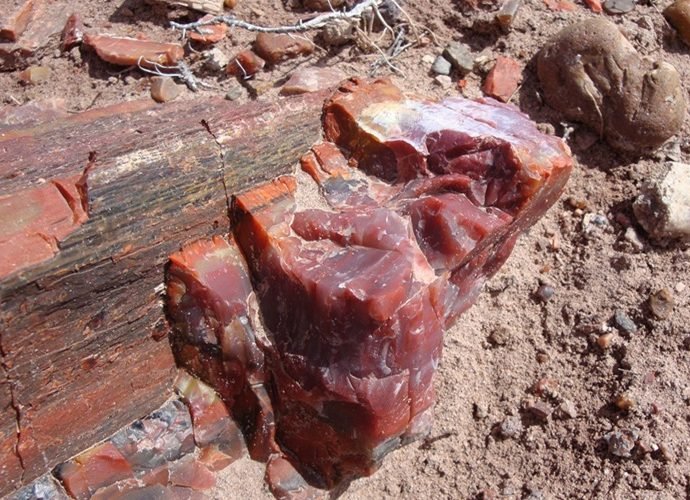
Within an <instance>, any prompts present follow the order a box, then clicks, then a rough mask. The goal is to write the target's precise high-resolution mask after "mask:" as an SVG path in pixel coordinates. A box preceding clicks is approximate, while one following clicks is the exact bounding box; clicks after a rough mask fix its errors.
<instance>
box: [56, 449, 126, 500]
mask: <svg viewBox="0 0 690 500" xmlns="http://www.w3.org/2000/svg"><path fill="white" fill-rule="evenodd" d="M56 476H57V477H58V479H60V481H62V484H63V486H64V487H65V489H66V490H67V493H69V494H70V495H71V496H72V497H75V498H90V497H91V495H92V494H93V493H95V492H96V490H98V489H99V488H102V487H104V486H109V485H111V484H114V483H116V482H118V481H121V480H123V479H134V474H133V472H132V467H131V466H130V464H129V462H127V460H126V459H125V457H124V456H122V453H120V451H119V450H118V449H117V448H116V447H115V445H113V444H112V443H110V442H107V443H104V444H101V445H98V446H95V447H94V448H91V449H90V450H87V451H85V452H84V453H82V454H80V455H77V456H76V457H75V458H74V459H72V460H70V461H69V462H65V463H63V464H61V465H59V466H58V467H57V469H56Z"/></svg>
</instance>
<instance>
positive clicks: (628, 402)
mask: <svg viewBox="0 0 690 500" xmlns="http://www.w3.org/2000/svg"><path fill="white" fill-rule="evenodd" d="M614 404H615V405H616V408H618V409H619V410H621V411H630V410H632V409H633V408H634V407H635V400H634V399H632V398H631V397H630V396H628V395H627V394H625V393H623V394H619V395H618V396H616V400H615V401H614Z"/></svg>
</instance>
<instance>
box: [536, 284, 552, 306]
mask: <svg viewBox="0 0 690 500" xmlns="http://www.w3.org/2000/svg"><path fill="white" fill-rule="evenodd" d="M555 293H556V289H555V288H554V287H552V286H551V285H546V284H544V285H541V286H540V287H539V288H538V289H537V297H538V298H539V300H541V301H542V302H548V301H549V300H551V298H552V297H553V296H554V294H555Z"/></svg>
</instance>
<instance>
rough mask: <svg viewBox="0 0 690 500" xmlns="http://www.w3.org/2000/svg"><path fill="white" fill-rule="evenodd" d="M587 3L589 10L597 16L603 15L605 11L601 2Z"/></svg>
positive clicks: (591, 0) (596, 0) (592, 1)
mask: <svg viewBox="0 0 690 500" xmlns="http://www.w3.org/2000/svg"><path fill="white" fill-rule="evenodd" d="M585 3H586V4H587V7H589V9H590V10H591V11H592V12H594V13H595V14H601V13H602V12H603V11H604V8H603V7H602V5H601V1H600V0H585Z"/></svg>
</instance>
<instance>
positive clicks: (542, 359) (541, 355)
mask: <svg viewBox="0 0 690 500" xmlns="http://www.w3.org/2000/svg"><path fill="white" fill-rule="evenodd" d="M536 358H537V363H539V364H540V365H543V364H544V363H548V362H549V360H550V359H551V358H550V357H549V355H548V354H546V353H545V352H543V351H539V352H538V353H537V356H536Z"/></svg>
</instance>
